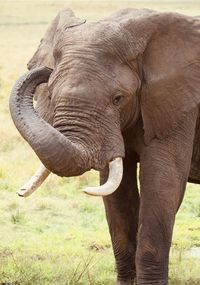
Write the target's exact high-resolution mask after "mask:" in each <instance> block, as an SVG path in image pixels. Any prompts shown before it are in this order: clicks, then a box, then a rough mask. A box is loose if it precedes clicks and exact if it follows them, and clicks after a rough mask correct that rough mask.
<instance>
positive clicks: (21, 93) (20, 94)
mask: <svg viewBox="0 0 200 285" xmlns="http://www.w3.org/2000/svg"><path fill="white" fill-rule="evenodd" d="M51 72H52V70H51V69H49V68H47V67H40V68H36V69H33V70H31V71H29V72H27V73H26V74H24V75H23V76H21V77H20V78H19V79H18V80H17V82H16V84H15V86H14V87H13V90H12V93H11V97H10V112H11V115H12V118H13V121H14V123H15V125H16V127H17V129H18V130H19V132H20V133H21V135H22V136H23V137H24V139H25V140H26V141H27V142H28V143H29V144H30V145H31V147H32V148H33V150H34V151H35V153H36V154H37V155H38V157H39V158H40V160H41V161H42V163H43V164H44V165H45V167H46V168H47V169H49V170H50V171H52V172H53V173H56V174H57V175H59V176H76V175H80V174H82V173H84V172H85V171H87V170H88V169H90V166H89V163H88V159H87V155H86V151H85V150H84V149H83V148H82V147H81V145H78V144H75V143H72V142H71V141H69V140H68V139H67V138H66V137H65V136H64V135H63V134H61V133H60V132H59V131H58V130H56V129H55V128H53V127H52V126H51V125H49V124H48V123H46V122H45V121H44V120H43V119H42V118H41V117H39V116H38V114H37V113H36V111H35V109H34V107H33V93H34V91H35V89H36V87H37V85H39V84H41V83H44V82H47V81H48V79H49V76H50V75H51Z"/></svg>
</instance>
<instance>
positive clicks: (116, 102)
mask: <svg viewBox="0 0 200 285" xmlns="http://www.w3.org/2000/svg"><path fill="white" fill-rule="evenodd" d="M123 99H124V96H123V95H122V94H117V95H115V96H114V98H113V104H114V105H119V104H121V102H122V101H123Z"/></svg>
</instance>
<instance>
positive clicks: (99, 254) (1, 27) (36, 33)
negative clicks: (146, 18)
mask: <svg viewBox="0 0 200 285" xmlns="http://www.w3.org/2000/svg"><path fill="white" fill-rule="evenodd" d="M126 7H132V8H144V7H145V8H150V9H155V10H159V11H176V12H180V13H184V14H187V15H200V0H199V1H189V0H188V1H163V0H162V1H147V0H146V1H126V0H124V1H123V0H118V1H115V0H110V1H103V0H102V1H84V0H83V1H81V0H73V1H50V0H49V1H35V0H30V1H29V0H26V1H9V0H4V1H2V0H0V284H12V285H14V284H15V285H25V284H26V285H37V284H38V285H41V284H45V285H46V284H47V285H50V284H54V285H88V284H89V285H104V284H105V285H113V284H114V280H115V276H116V274H115V265H114V258H113V254H112V248H111V243H110V237H109V234H108V229H107V224H106V219H105V214H104V208H103V204H102V201H101V199H100V198H94V197H88V196H85V195H84V194H83V193H82V192H81V189H82V188H83V187H84V186H85V185H88V184H90V185H92V184H93V185H97V184H98V174H97V173H95V172H93V171H91V172H89V173H86V174H84V175H83V176H81V177H78V178H66V179H65V178H59V177H56V176H55V175H51V177H49V178H48V179H47V181H46V182H45V183H44V185H43V186H42V187H41V188H40V189H39V190H38V191H37V192H36V193H34V194H33V195H32V196H30V197H29V198H27V199H23V198H19V197H17V195H16V194H15V192H16V190H17V189H18V188H19V187H20V186H21V185H22V184H23V183H24V182H25V181H26V180H27V178H29V177H30V176H31V175H32V174H33V173H34V171H35V169H36V168H37V167H38V164H39V162H38V159H37V158H36V155H35V154H34V153H33V151H32V150H31V148H30V147H29V146H28V145H27V143H26V142H25V141H24V140H23V139H21V137H20V135H19V134H18V132H17V131H16V129H15V127H14V125H13V123H12V121H11V118H10V115H9V109H8V100H9V94H10V91H11V88H12V86H13V84H14V82H15V80H16V79H17V78H18V77H19V75H21V74H22V73H24V72H25V71H26V64H27V62H28V60H29V59H30V57H31V56H32V55H33V53H34V52H35V50H36V48H37V46H38V44H39V42H40V39H41V37H42V36H43V34H44V33H45V31H46V28H47V26H48V24H49V23H50V22H51V21H52V20H53V18H54V17H55V16H56V14H57V13H58V11H60V10H62V9H64V8H71V9H72V10H73V11H74V12H75V14H76V15H77V16H79V17H80V18H85V19H87V20H89V21H96V20H99V19H101V18H103V17H105V16H108V15H109V14H110V13H112V12H113V11H115V10H117V9H121V8H126ZM199 189H200V186H198V185H197V186H195V185H192V184H188V186H187V191H186V195H185V199H184V202H183V203H182V206H181V209H180V210H179V213H178V215H177V219H176V225H175V230H174V236H173V245H172V249H171V256H170V282H169V284H170V285H171V284H179V285H182V284H188V285H189V284H190V285H195V284H200V273H199V265H200V190H199Z"/></svg>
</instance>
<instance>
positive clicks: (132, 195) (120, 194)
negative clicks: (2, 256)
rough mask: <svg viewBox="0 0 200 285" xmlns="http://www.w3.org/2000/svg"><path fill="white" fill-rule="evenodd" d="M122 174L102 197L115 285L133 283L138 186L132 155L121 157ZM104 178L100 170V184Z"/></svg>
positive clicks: (135, 163)
mask: <svg viewBox="0 0 200 285" xmlns="http://www.w3.org/2000/svg"><path fill="white" fill-rule="evenodd" d="M123 164H124V174H123V179H122V182H121V185H120V187H119V188H118V189H117V191H115V193H113V194H112V195H109V196H107V197H104V205H105V210H106V217H107V221H108V226H109V231H110V235H111V240H112V245H113V250H114V255H115V259H116V267H117V275H118V278H117V285H131V284H133V282H134V279H135V276H136V271H135V251H136V235H137V228H138V212H139V194H138V188H137V177H136V175H137V174H136V170H137V162H136V159H135V157H130V156H127V157H126V158H125V159H124V162H123ZM106 180H107V173H106V171H104V172H102V173H101V183H104V182H105V181H106Z"/></svg>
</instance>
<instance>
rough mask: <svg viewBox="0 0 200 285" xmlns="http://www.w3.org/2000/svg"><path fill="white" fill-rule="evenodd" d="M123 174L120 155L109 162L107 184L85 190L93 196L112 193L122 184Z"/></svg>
mask: <svg viewBox="0 0 200 285" xmlns="http://www.w3.org/2000/svg"><path fill="white" fill-rule="evenodd" d="M122 176H123V161H122V158H121V157H118V158H116V159H114V160H113V161H111V162H110V163H109V176H108V180H107V182H106V183H105V184H103V185H101V186H97V187H87V188H85V189H84V190H83V191H84V192H85V193H87V194H89V195H93V196H107V195H110V194H112V193H113V192H114V191H115V190H116V189H117V188H118V187H119V185H120V183H121V180H122Z"/></svg>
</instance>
